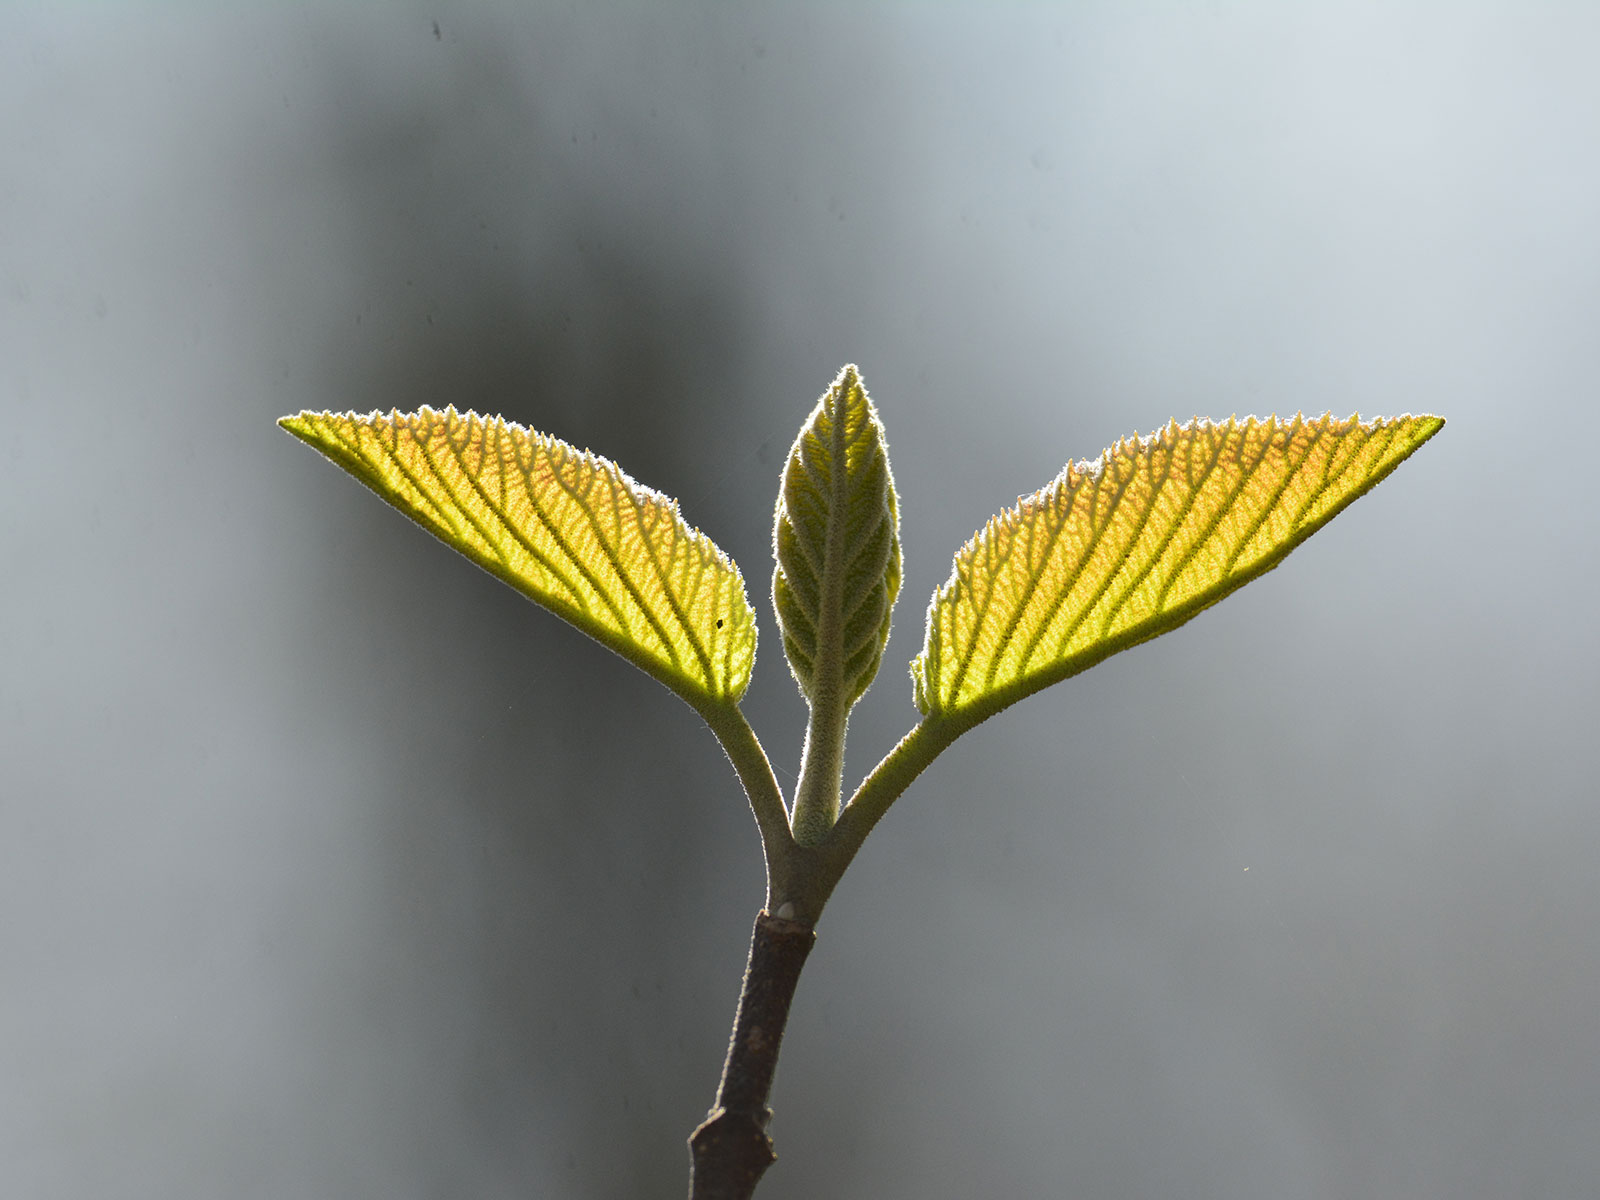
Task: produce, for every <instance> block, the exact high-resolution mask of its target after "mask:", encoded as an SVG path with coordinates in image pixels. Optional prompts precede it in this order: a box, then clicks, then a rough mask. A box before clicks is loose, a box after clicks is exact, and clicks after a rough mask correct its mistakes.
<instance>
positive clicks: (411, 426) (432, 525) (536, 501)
mask: <svg viewBox="0 0 1600 1200" xmlns="http://www.w3.org/2000/svg"><path fill="white" fill-rule="evenodd" d="M278 423H279V424H280V425H282V426H283V428H284V429H286V430H288V431H289V432H290V433H292V434H294V435H295V436H296V437H298V438H300V439H301V440H302V441H305V442H307V443H308V444H310V445H312V446H314V447H315V448H316V449H318V450H320V451H322V453H324V454H326V455H327V456H328V457H329V458H331V459H332V460H333V461H334V462H336V463H337V464H339V466H341V467H343V468H344V469H345V470H347V471H349V472H350V473H351V474H352V475H354V476H355V477H356V478H357V479H359V480H360V481H361V482H362V483H364V484H366V485H367V486H368V487H369V488H371V489H372V490H373V491H375V492H376V493H378V495H379V496H381V497H383V499H385V500H387V501H388V502H389V503H390V504H392V505H394V506H395V507H396V508H398V509H399V510H400V511H401V512H403V513H405V514H406V516H408V517H410V518H411V519H412V520H413V521H415V522H417V524H419V525H421V526H422V527H423V528H424V529H426V530H428V531H429V532H430V533H432V534H433V535H434V536H436V537H438V538H439V539H440V540H442V541H444V542H446V543H448V544H449V545H450V546H452V547H454V548H455V549H457V550H459V551H460V552H461V553H462V554H465V555H466V556H467V557H468V558H470V559H471V560H472V561H473V562H475V563H477V564H478V565H479V566H481V567H483V568H484V569H485V570H487V571H489V572H490V573H491V574H494V575H497V576H499V577H500V578H501V579H503V580H505V581H506V582H507V583H509V584H510V585H511V586H512V587H514V588H516V589H517V590H518V591H520V592H522V593H523V594H524V595H526V596H527V597H529V598H530V599H532V600H534V601H535V602H537V603H539V604H542V605H543V606H544V607H546V608H548V609H550V611H552V612H554V613H555V614H556V615H557V616H559V617H561V618H563V619H564V620H567V621H570V622H571V623H572V624H573V625H576V626H577V627H578V628H579V629H581V630H583V632H584V633H587V634H588V635H589V636H590V637H592V638H594V639H596V640H597V641H599V642H601V643H602V644H604V645H606V646H608V647H610V648H611V649H612V650H615V651H616V652H617V653H618V654H620V655H622V656H623V657H624V658H626V659H627V660H628V661H629V662H632V663H634V664H635V665H637V666H638V667H640V668H641V669H643V670H644V671H646V672H647V673H649V674H650V675H652V676H653V677H655V678H656V679H658V680H660V681H661V682H662V683H664V684H666V686H667V687H669V688H671V689H672V690H673V691H674V692H676V693H678V694H679V695H680V696H682V697H683V698H684V699H686V700H688V701H689V703H690V704H692V705H695V706H696V707H697V708H702V709H703V708H706V707H726V706H732V705H735V704H737V703H738V700H739V698H740V697H741V696H742V695H743V694H744V690H745V688H746V686H748V684H749V682H750V671H751V668H752V667H753V666H754V663H755V652H756V625H755V613H754V611H753V610H752V609H751V607H750V602H749V600H748V599H747V598H746V596H745V590H744V580H743V578H742V577H741V576H740V574H739V569H738V567H736V566H735V565H734V564H733V562H732V561H731V560H730V559H729V558H728V556H727V555H726V554H724V553H723V552H722V551H721V550H719V549H718V548H717V547H716V545H714V544H713V543H712V541H711V539H710V538H708V537H706V536H705V535H704V534H702V533H700V532H699V530H694V529H690V528H689V526H688V525H687V524H685V522H684V520H683V518H682V516H680V515H679V513H678V505H677V502H676V501H675V500H671V499H669V498H668V497H666V496H663V495H662V494H661V493H659V492H656V491H653V490H651V489H650V488H647V487H644V486H642V485H640V484H638V483H636V482H634V480H632V479H630V478H629V477H628V476H627V475H626V474H625V473H624V472H623V471H622V470H620V469H619V468H618V467H617V466H616V464H614V463H612V462H610V461H609V460H607V459H604V458H601V457H600V456H598V455H595V454H590V453H588V452H586V451H580V450H578V449H576V448H574V447H573V446H571V445H569V444H567V443H566V442H563V441H560V440H559V439H557V438H553V437H549V436H547V435H545V434H541V433H535V432H533V431H532V430H529V429H526V428H524V427H523V426H521V425H517V424H513V423H511V422H509V421H505V420H502V419H500V418H499V417H492V418H488V417H480V416H478V415H477V414H476V413H471V412H468V413H458V412H457V411H456V410H455V409H454V408H453V407H452V408H447V409H445V410H444V412H436V411H435V410H433V409H431V408H426V407H425V408H423V409H421V410H419V411H418V412H414V413H401V412H390V413H387V414H385V413H378V412H372V413H368V414H366V415H365V416H361V415H358V414H356V413H328V412H322V413H313V412H302V413H300V414H299V415H298V416H293V417H284V418H283V419H282V420H280V421H279V422H278Z"/></svg>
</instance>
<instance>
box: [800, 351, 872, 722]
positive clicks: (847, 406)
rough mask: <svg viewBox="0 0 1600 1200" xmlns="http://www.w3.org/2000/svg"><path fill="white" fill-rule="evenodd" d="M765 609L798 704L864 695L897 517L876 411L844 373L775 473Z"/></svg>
mask: <svg viewBox="0 0 1600 1200" xmlns="http://www.w3.org/2000/svg"><path fill="white" fill-rule="evenodd" d="M772 543H773V555H774V557H775V558H776V559H777V566H776V568H775V569H774V571H773V574H772V604H773V608H774V609H775V610H776V611H777V615H778V627H779V629H780V630H781V631H782V633H783V648H784V652H785V653H786V654H787V655H788V657H789V666H790V668H791V669H792V670H793V671H794V677H795V679H796V681H797V682H798V683H799V684H800V690H801V691H802V692H803V693H804V694H805V697H806V699H807V700H810V701H812V702H813V703H815V702H816V699H817V692H818V691H819V690H824V691H829V692H830V693H833V692H836V693H837V694H838V697H839V700H840V701H841V702H842V703H843V705H844V707H845V708H848V707H849V706H850V705H852V704H854V703H855V702H856V701H857V700H858V699H860V698H861V694H862V693H863V692H865V691H866V690H867V686H868V685H869V684H870V683H871V682H872V679H873V676H875V675H876V674H877V673H878V665H879V663H880V661H881V660H882V657H883V647H884V643H885V642H886V641H887V640H888V638H889V620H890V616H891V614H892V613H893V610H894V601H895V597H896V595H898V594H899V591H900V514H899V502H898V500H897V499H896V496H895V490H894V478H893V476H892V475H891V474H890V471H889V452H888V446H887V444H886V442H885V440H884V435H883V425H882V423H881V422H880V421H879V420H878V413H877V410H876V409H874V408H873V406H872V401H871V399H870V398H869V397H868V395H867V390H866V388H865V387H864V386H863V385H862V383H861V376H860V374H859V373H858V372H857V370H856V368H855V367H854V366H846V367H845V368H844V369H843V370H842V371H840V372H839V375H838V378H836V379H835V380H834V381H833V386H832V387H830V388H829V389H828V390H827V392H826V393H824V394H823V397H822V399H821V400H819V401H817V406H816V408H814V409H813V410H812V411H811V415H810V417H808V418H807V419H806V423H805V425H804V426H803V427H802V428H801V430H800V436H799V437H798V438H796V439H795V443H794V446H793V448H792V449H790V451H789V458H788V461H787V462H786V464H785V466H784V472H783V483H782V487H781V489H780V491H779V494H778V509H777V516H776V519H775V522H774V528H773V534H772Z"/></svg>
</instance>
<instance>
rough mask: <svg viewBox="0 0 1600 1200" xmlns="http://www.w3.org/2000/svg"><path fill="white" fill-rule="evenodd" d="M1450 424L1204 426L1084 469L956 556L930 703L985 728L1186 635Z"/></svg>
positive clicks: (942, 598) (931, 655)
mask: <svg viewBox="0 0 1600 1200" xmlns="http://www.w3.org/2000/svg"><path fill="white" fill-rule="evenodd" d="M1443 425H1444V421H1443V419H1442V418H1440V417H1432V416H1423V417H1413V416H1409V415H1407V416H1402V417H1397V418H1391V419H1387V420H1377V421H1373V422H1371V423H1368V424H1363V423H1361V422H1360V421H1359V420H1358V419H1357V418H1354V417H1352V418H1350V419H1348V420H1337V419H1335V418H1334V417H1333V416H1332V414H1328V415H1325V416H1323V417H1322V418H1320V419H1318V420H1306V419H1305V418H1303V417H1301V416H1296V417H1295V418H1294V419H1293V420H1290V421H1280V420H1279V419H1277V418H1276V417H1273V418H1270V419H1268V420H1265V421H1261V420H1257V419H1256V418H1254V417H1251V418H1249V419H1248V420H1245V421H1239V420H1237V419H1230V420H1228V421H1227V422H1226V423H1224V424H1213V423H1212V422H1210V421H1204V420H1200V419H1196V420H1194V421H1191V422H1190V423H1189V424H1187V425H1183V426H1179V425H1178V424H1177V422H1173V423H1171V424H1169V425H1168V426H1167V428H1166V429H1164V430H1162V431H1161V432H1160V433H1159V434H1152V435H1151V436H1149V437H1144V438H1129V439H1126V440H1124V441H1121V442H1118V443H1117V445H1115V446H1113V447H1112V448H1111V449H1109V450H1107V451H1106V452H1105V453H1104V454H1102V455H1101V456H1100V458H1099V460H1098V461H1096V462H1080V463H1076V464H1069V465H1068V466H1067V468H1066V469H1065V470H1064V471H1063V472H1062V473H1061V474H1060V475H1059V476H1057V478H1056V479H1055V480H1054V481H1053V482H1052V483H1050V484H1049V485H1048V486H1047V487H1045V488H1043V489H1041V490H1040V491H1038V492H1035V493H1034V494H1033V495H1032V496H1027V497H1023V498H1022V499H1021V500H1020V501H1019V502H1018V503H1017V506H1016V507H1014V508H1009V509H1007V510H1006V511H1005V512H1003V513H1000V514H999V515H998V516H995V517H992V518H990V520H989V523H988V524H987V525H986V526H985V527H984V528H983V529H982V530H980V531H979V532H978V533H977V534H976V535H974V537H973V538H972V540H971V541H969V542H968V543H967V544H966V545H965V546H963V547H962V548H961V550H960V551H959V552H958V553H957V554H956V557H955V565H954V569H953V570H952V572H951V575H950V578H949V579H948V580H947V581H946V582H945V583H944V584H942V585H941V586H940V587H939V589H938V590H937V591H936V592H935V593H934V595H933V600H932V603H931V604H930V605H929V607H928V624H927V638H926V641H925V642H924V645H923V649H922V653H921V654H919V655H918V656H917V658H916V659H915V661H914V662H913V663H912V664H911V675H912V680H913V683H914V685H915V699H916V703H917V707H918V708H919V709H921V710H922V712H923V713H924V714H926V715H928V716H930V717H943V718H949V717H957V718H960V719H961V721H962V723H963V724H966V723H973V722H976V721H979V720H983V719H984V718H986V717H988V716H990V715H992V714H993V713H995V712H998V711H999V710H1000V709H1002V708H1004V707H1006V706H1007V705H1008V704H1011V703H1014V702H1015V701H1017V700H1019V699H1021V698H1022V697H1024V696H1026V695H1029V694H1031V693H1033V692H1035V691H1038V690H1039V689H1040V688H1043V687H1046V686H1048V685H1050V684H1052V683H1056V682H1058V681H1060V680H1062V679H1065V678H1067V677H1068V676H1070V675H1075V674H1077V673H1078V672H1079V671H1083V670H1086V669H1087V668H1089V667H1091V666H1093V665H1094V664H1095V663H1097V662H1100V661H1101V660H1103V659H1105V658H1107V657H1109V656H1110V655H1112V654H1115V653H1116V652H1118V651H1119V650H1125V649H1127V648H1128V647H1130V646H1134V645H1137V644H1138V643H1140V642H1143V641H1148V640H1149V639H1150V638H1153V637H1156V636H1158V635H1159V634H1162V633H1166V632H1167V631H1168V630H1171V629H1175V628H1177V627H1178V626H1179V625H1181V624H1183V623H1184V622H1185V621H1187V620H1189V618H1191V617H1193V616H1194V615H1195V614H1196V613H1199V612H1200V611H1201V610H1203V609H1205V608H1208V607H1209V606H1211V605H1213V604H1215V603H1216V602H1217V601H1218V600H1221V599H1222V598H1223V597H1224V596H1226V595H1227V594H1228V593H1229V592H1232V591H1234V590H1235V589H1237V588H1239V587H1242V586H1243V585H1244V584H1246V583H1248V582H1249V581H1250V580H1252V579H1254V578H1255V577H1256V576H1258V575H1260V574H1262V573H1263V572H1265V571H1269V570H1271V569H1272V568H1273V567H1275V566H1277V565H1278V563H1280V562H1282V561H1283V559H1284V557H1285V556H1286V555H1287V554H1288V553H1289V551H1291V550H1293V549H1294V548H1295V547H1296V546H1298V545H1299V544H1300V543H1301V542H1303V541H1305V539H1306V538H1308V537H1310V536H1311V535H1312V534H1313V533H1315V532H1316V531H1317V530H1318V529H1320V528H1321V527H1322V526H1323V525H1325V524H1327V522H1328V521H1330V520H1332V519H1333V517H1334V516H1335V515H1337V514H1338V513H1339V512H1340V511H1341V510H1342V509H1343V508H1344V507H1345V506H1346V505H1348V504H1350V503H1351V502H1352V501H1353V500H1355V499H1356V498H1357V497H1358V496H1361V495H1362V494H1364V493H1365V492H1367V491H1369V490H1370V489H1371V488H1373V487H1374V486H1375V485H1376V484H1377V483H1378V482H1379V481H1380V480H1381V479H1383V478H1384V476H1386V475H1388V474H1389V472H1390V471H1392V470H1394V469H1395V467H1397V466H1399V465H1400V463H1401V462H1402V461H1404V459H1405V458H1406V457H1407V456H1408V455H1410V454H1411V453H1412V451H1414V450H1416V449H1417V447H1418V446H1420V445H1422V443H1423V442H1425V441H1427V440H1428V439H1429V438H1430V437H1432V436H1433V435H1434V434H1435V433H1437V432H1438V431H1439V429H1440V428H1441V427H1442V426H1443Z"/></svg>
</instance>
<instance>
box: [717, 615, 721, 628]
mask: <svg viewBox="0 0 1600 1200" xmlns="http://www.w3.org/2000/svg"><path fill="white" fill-rule="evenodd" d="M717 628H718V629H721V628H722V618H721V617H718V618H717Z"/></svg>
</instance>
